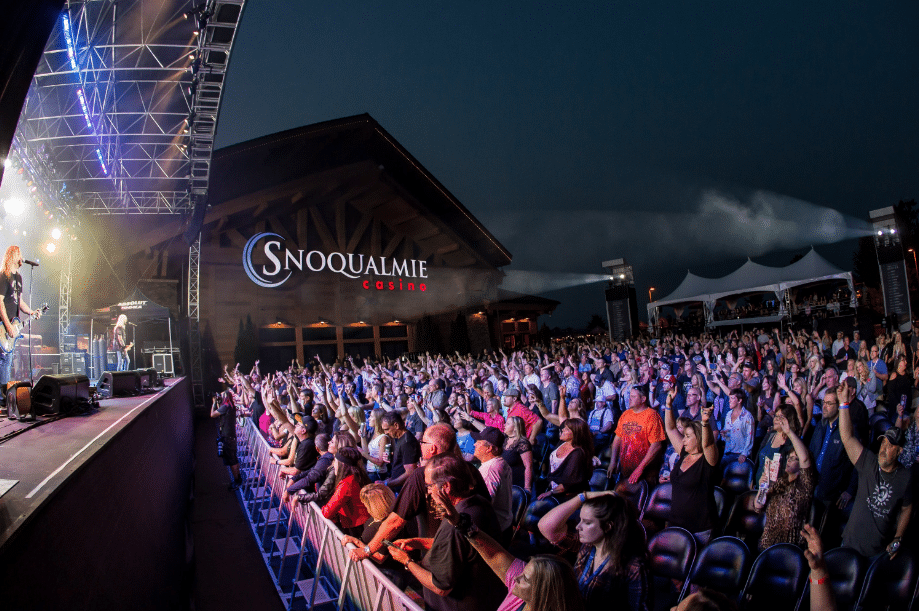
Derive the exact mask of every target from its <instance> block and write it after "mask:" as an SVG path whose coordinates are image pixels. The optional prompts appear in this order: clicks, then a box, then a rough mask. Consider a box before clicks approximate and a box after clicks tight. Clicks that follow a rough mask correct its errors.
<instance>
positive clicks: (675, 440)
mask: <svg viewBox="0 0 919 611" xmlns="http://www.w3.org/2000/svg"><path fill="white" fill-rule="evenodd" d="M675 397H676V388H671V389H670V392H668V393H667V407H666V409H665V410H664V411H666V412H667V413H666V414H664V430H665V431H667V439H669V440H670V445H672V446H673V449H675V450H677V452H679V450H680V449H681V448H682V447H683V436H682V435H680V432H679V431H678V430H677V428H676V418H674V417H673V409H672V408H673V399H674V398H675Z"/></svg>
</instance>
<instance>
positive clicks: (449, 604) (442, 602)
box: [390, 454, 507, 611]
mask: <svg viewBox="0 0 919 611" xmlns="http://www.w3.org/2000/svg"><path fill="white" fill-rule="evenodd" d="M424 482H425V487H426V488H427V490H428V491H429V493H430V494H431V495H432V497H433V499H434V503H435V504H437V505H438V507H440V506H442V505H443V504H444V499H446V500H447V501H448V502H449V503H451V504H452V505H453V506H455V507H456V511H458V512H460V513H461V514H465V515H466V516H468V519H469V520H470V521H471V524H472V525H473V526H475V527H476V528H477V529H478V530H479V531H481V532H484V533H487V534H488V535H490V536H491V537H492V538H497V537H498V536H499V531H500V529H499V526H498V518H497V516H496V515H495V511H494V509H493V508H492V506H491V503H490V502H489V501H488V499H487V498H483V497H482V496H480V495H478V494H476V493H475V490H474V487H473V480H472V478H471V477H470V472H469V470H468V468H467V466H466V464H465V462H464V461H463V460H461V459H459V458H457V457H456V456H450V455H447V454H442V455H440V456H437V457H435V458H433V459H431V460H430V461H429V462H428V464H427V465H426V466H425V468H424ZM412 550H427V553H426V554H425V556H424V558H423V560H422V561H421V562H420V563H419V562H415V561H414V560H412V559H411V558H410V557H409V555H408V554H407V553H406V552H410V551H412ZM390 554H391V555H392V556H393V559H394V560H396V561H399V562H402V563H403V564H404V565H405V568H406V569H407V570H408V571H409V572H410V573H411V574H412V576H413V577H415V578H416V579H417V580H418V581H419V582H420V583H421V585H422V586H424V601H425V603H426V606H427V608H428V609H431V610H434V611H479V610H480V609H496V608H497V607H498V605H500V603H501V601H502V600H503V599H504V597H505V595H506V593H507V589H506V587H504V585H503V584H502V583H501V580H500V579H498V578H497V576H496V575H495V573H494V571H492V570H491V569H490V568H489V566H488V564H486V562H485V560H484V559H483V558H482V556H481V555H479V553H478V552H477V551H476V550H475V549H474V548H473V547H472V545H471V544H470V543H469V540H468V539H467V538H466V537H465V536H463V535H462V534H461V533H460V532H459V530H458V529H457V527H455V526H453V524H451V523H450V522H449V521H447V520H443V521H441V523H440V526H439V527H438V529H437V532H436V533H435V534H434V537H433V538H415V539H402V540H400V541H397V542H396V546H395V549H394V548H390Z"/></svg>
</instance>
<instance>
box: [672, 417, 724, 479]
mask: <svg viewBox="0 0 919 611" xmlns="http://www.w3.org/2000/svg"><path fill="white" fill-rule="evenodd" d="M714 409H715V408H714V407H704V408H702V454H703V456H705V460H706V462H708V464H710V465H711V466H713V467H714V466H715V465H717V464H718V444H717V443H715V435H714V433H713V432H712V412H713V411H714ZM672 417H673V416H671V418H672Z"/></svg>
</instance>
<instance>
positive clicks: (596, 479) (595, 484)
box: [589, 469, 609, 492]
mask: <svg viewBox="0 0 919 611" xmlns="http://www.w3.org/2000/svg"><path fill="white" fill-rule="evenodd" d="M589 485H590V489H591V490H592V491H594V492H598V491H600V490H606V489H607V486H609V476H608V475H607V474H606V469H594V472H593V475H591V476H590V484H589Z"/></svg>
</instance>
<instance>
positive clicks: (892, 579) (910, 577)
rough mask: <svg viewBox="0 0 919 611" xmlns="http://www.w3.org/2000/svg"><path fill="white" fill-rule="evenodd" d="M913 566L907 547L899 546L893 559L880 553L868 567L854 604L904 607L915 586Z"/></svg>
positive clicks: (862, 609)
mask: <svg viewBox="0 0 919 611" xmlns="http://www.w3.org/2000/svg"><path fill="white" fill-rule="evenodd" d="M916 568H917V567H916V557H915V556H914V555H913V553H912V551H911V550H908V549H904V548H902V547H901V548H900V552H899V553H898V554H897V555H896V557H895V558H894V559H893V560H891V559H890V556H888V555H887V554H881V555H880V557H878V559H877V560H875V561H874V562H872V563H871V566H869V567H868V572H867V573H866V574H865V584H864V585H863V586H862V591H861V593H859V595H858V603H857V604H856V605H855V608H856V609H858V610H859V611H875V610H876V609H889V610H890V611H907V609H909V606H910V602H911V601H912V597H913V590H915V588H916V576H917V571H916Z"/></svg>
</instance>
